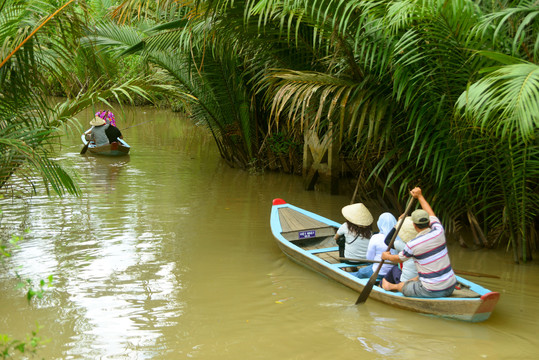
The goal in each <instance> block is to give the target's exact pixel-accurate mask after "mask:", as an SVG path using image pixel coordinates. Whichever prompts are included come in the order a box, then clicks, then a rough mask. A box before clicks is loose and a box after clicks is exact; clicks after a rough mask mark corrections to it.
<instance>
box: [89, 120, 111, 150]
mask: <svg viewBox="0 0 539 360" xmlns="http://www.w3.org/2000/svg"><path fill="white" fill-rule="evenodd" d="M90 125H92V129H91V131H90V139H91V140H93V141H94V142H95V145H96V146H102V145H106V144H108V143H109V138H108V137H107V134H106V133H105V130H107V129H108V127H109V125H108V124H107V122H106V121H105V120H104V119H102V118H100V117H99V116H96V117H94V118H93V119H92V120H91V121H90Z"/></svg>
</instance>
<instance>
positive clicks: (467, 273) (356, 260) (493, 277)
mask: <svg viewBox="0 0 539 360" xmlns="http://www.w3.org/2000/svg"><path fill="white" fill-rule="evenodd" d="M339 260H341V261H350V262H355V263H371V264H377V263H380V262H381V260H368V259H351V258H346V257H339ZM384 264H391V265H397V264H396V263H394V262H388V261H386V262H384ZM453 272H454V273H455V274H458V275H467V276H476V277H486V278H491V279H499V278H500V277H499V276H498V275H492V274H484V273H479V272H474V271H465V270H458V269H453Z"/></svg>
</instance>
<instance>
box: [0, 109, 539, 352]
mask: <svg viewBox="0 0 539 360" xmlns="http://www.w3.org/2000/svg"><path fill="white" fill-rule="evenodd" d="M89 117H90V114H83V115H81V117H80V119H81V120H84V121H88V120H89ZM116 118H117V123H118V127H119V128H120V129H125V128H126V127H129V128H128V129H125V130H124V131H123V133H124V136H125V139H126V140H127V142H128V143H129V144H130V145H131V146H132V150H131V154H130V156H128V157H125V158H106V157H94V156H81V155H80V154H79V152H80V150H81V148H82V144H81V142H80V132H79V131H78V130H75V131H68V132H67V133H66V135H65V136H64V137H63V139H62V144H63V145H62V147H61V148H59V149H58V152H57V156H56V158H57V159H58V160H60V161H61V162H62V164H64V165H65V166H66V167H68V168H71V169H74V170H76V172H77V173H78V174H79V176H80V184H81V187H82V189H83V192H84V193H83V195H82V196H81V197H79V198H77V197H72V196H66V197H63V198H58V197H56V196H52V197H48V196H46V195H45V194H44V192H43V188H42V186H41V184H40V183H39V182H36V185H37V186H38V193H37V194H35V195H33V196H31V197H28V196H26V197H18V196H15V197H11V195H9V194H6V195H5V197H4V199H3V200H1V201H0V206H1V210H2V219H1V225H2V226H3V228H4V230H3V231H4V232H6V231H7V232H11V233H13V234H16V235H21V236H23V240H21V241H20V242H19V244H18V245H19V246H18V248H17V249H14V250H13V256H12V257H11V258H8V259H6V260H5V261H4V264H3V265H2V271H1V275H0V291H1V296H0V314H1V317H0V318H1V322H0V333H2V334H9V336H10V337H12V338H16V339H25V337H26V334H28V333H29V332H31V331H32V330H34V329H36V324H38V325H39V327H40V330H39V333H38V334H39V336H40V338H41V339H43V342H42V343H41V344H40V345H39V347H38V349H37V356H36V357H37V358H44V359H202V360H212V359H215V360H217V359H218V360H228V359H230V360H237V359H294V360H304V359H305V360H307V359H308V360H312V359H345V358H349V359H352V358H355V359H392V360H394V359H417V358H427V359H535V358H537V348H538V346H539V340H538V337H537V333H538V332H539V325H538V323H537V315H536V313H537V311H536V310H537V308H538V307H539V300H538V297H539V265H538V264H537V263H529V264H525V265H514V264H513V263H512V260H511V259H512V257H511V254H510V253H506V252H505V249H497V250H482V251H473V250H471V249H462V248H460V247H459V246H458V245H457V244H456V243H451V244H450V246H449V251H450V257H451V260H452V263H453V266H454V267H455V268H456V269H459V270H466V271H475V272H481V273H487V274H493V275H498V276H500V278H499V279H493V278H484V277H482V278H478V277H475V278H472V277H468V278H469V279H470V280H472V281H475V282H477V283H479V284H481V285H482V286H484V287H486V288H488V289H491V290H493V291H498V292H500V293H501V298H500V301H499V303H498V305H497V307H496V309H495V310H494V313H493V314H492V316H491V317H490V319H488V320H487V321H485V322H482V323H477V324H472V323H466V322H460V321H454V320H445V319H441V318H436V317H432V316H426V315H420V314H417V313H412V312H409V311H405V310H400V309H396V308H393V307H390V306H388V305H385V304H382V303H379V302H376V301H370V300H369V301H367V302H366V303H365V304H363V305H360V306H356V305H354V303H355V300H356V298H357V296H358V294H357V293H355V292H353V291H352V290H350V289H348V288H346V287H344V286H342V285H340V284H338V283H336V282H334V281H332V280H330V279H327V278H325V277H323V276H321V275H319V274H317V273H315V272H313V271H311V270H309V269H306V268H304V267H302V266H301V265H298V264H296V263H294V262H292V261H291V260H289V259H288V258H286V257H285V256H284V255H283V254H282V253H281V252H280V250H279V249H278V247H277V245H276V244H275V242H274V239H273V237H272V235H271V232H270V228H269V215H270V210H271V202H272V199H273V198H276V197H280V198H283V199H285V200H286V201H287V202H289V203H291V204H294V205H297V206H299V207H302V208H304V209H308V210H311V211H314V212H317V213H319V214H321V215H323V216H325V217H329V218H332V219H335V220H337V221H339V222H341V221H343V218H342V215H341V213H340V209H341V207H342V206H344V205H346V204H348V203H349V195H342V196H331V195H329V194H325V193H319V192H313V191H305V190H303V186H302V179H301V177H298V176H291V175H284V174H278V173H273V172H265V173H263V174H252V173H249V172H246V171H242V170H238V169H232V168H230V167H228V166H227V165H226V164H225V163H224V162H223V161H221V159H220V158H219V155H218V152H217V149H216V147H215V145H214V143H213V140H212V138H211V136H210V135H209V134H208V132H207V131H205V130H204V129H201V128H199V127H197V126H195V125H193V124H192V123H191V122H190V121H188V120H186V119H185V118H182V116H181V115H178V114H173V113H171V112H169V111H165V110H155V109H152V108H137V109H130V108H127V112H126V114H125V115H123V116H119V115H117V116H116ZM15 195H17V194H15ZM427 197H428V194H427ZM434 207H435V211H436V210H437V209H436V206H435V204H434ZM373 213H374V214H373V215H374V216H375V217H377V216H378V215H379V213H380V212H378V213H376V211H373ZM24 230H27V232H25V231H24ZM16 273H18V274H19V275H20V276H21V278H22V279H30V280H31V281H32V282H33V283H34V284H37V283H38V282H39V281H40V279H47V277H49V276H50V275H52V277H53V286H52V287H50V288H46V290H45V294H44V296H43V298H42V299H38V298H34V299H33V300H32V301H31V302H30V303H28V302H27V301H26V298H25V292H24V290H23V289H17V288H16V284H17V279H16Z"/></svg>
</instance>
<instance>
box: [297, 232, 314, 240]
mask: <svg viewBox="0 0 539 360" xmlns="http://www.w3.org/2000/svg"><path fill="white" fill-rule="evenodd" d="M315 236H316V230H307V231H300V232H299V238H300V239H308V238H313V237H315Z"/></svg>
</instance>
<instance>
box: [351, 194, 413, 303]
mask: <svg viewBox="0 0 539 360" xmlns="http://www.w3.org/2000/svg"><path fill="white" fill-rule="evenodd" d="M413 203H414V198H413V197H410V200H409V201H408V206H406V210H404V216H403V217H402V219H400V221H399V224H398V225H397V228H396V229H395V233H394V234H393V236H392V237H391V241H390V242H389V245H388V246H387V250H386V251H389V250H391V248H392V247H393V242H394V241H395V238H396V237H397V234H398V233H399V230H400V229H401V227H402V224H403V223H404V219H405V218H406V216H408V213H409V212H410V210H411V209H412V205H413ZM382 265H384V260H382V261H380V265H378V268H377V269H376V271H375V272H374V273H373V274H372V276H371V278H370V279H369V282H368V283H367V285H365V287H364V288H363V291H362V292H361V294H359V297H358V298H357V300H356V305H358V304H362V303H364V302H365V301H367V298H368V297H369V294H370V293H371V290H372V287H373V286H374V283H375V282H376V278H377V277H378V273H379V272H380V269H382Z"/></svg>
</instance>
